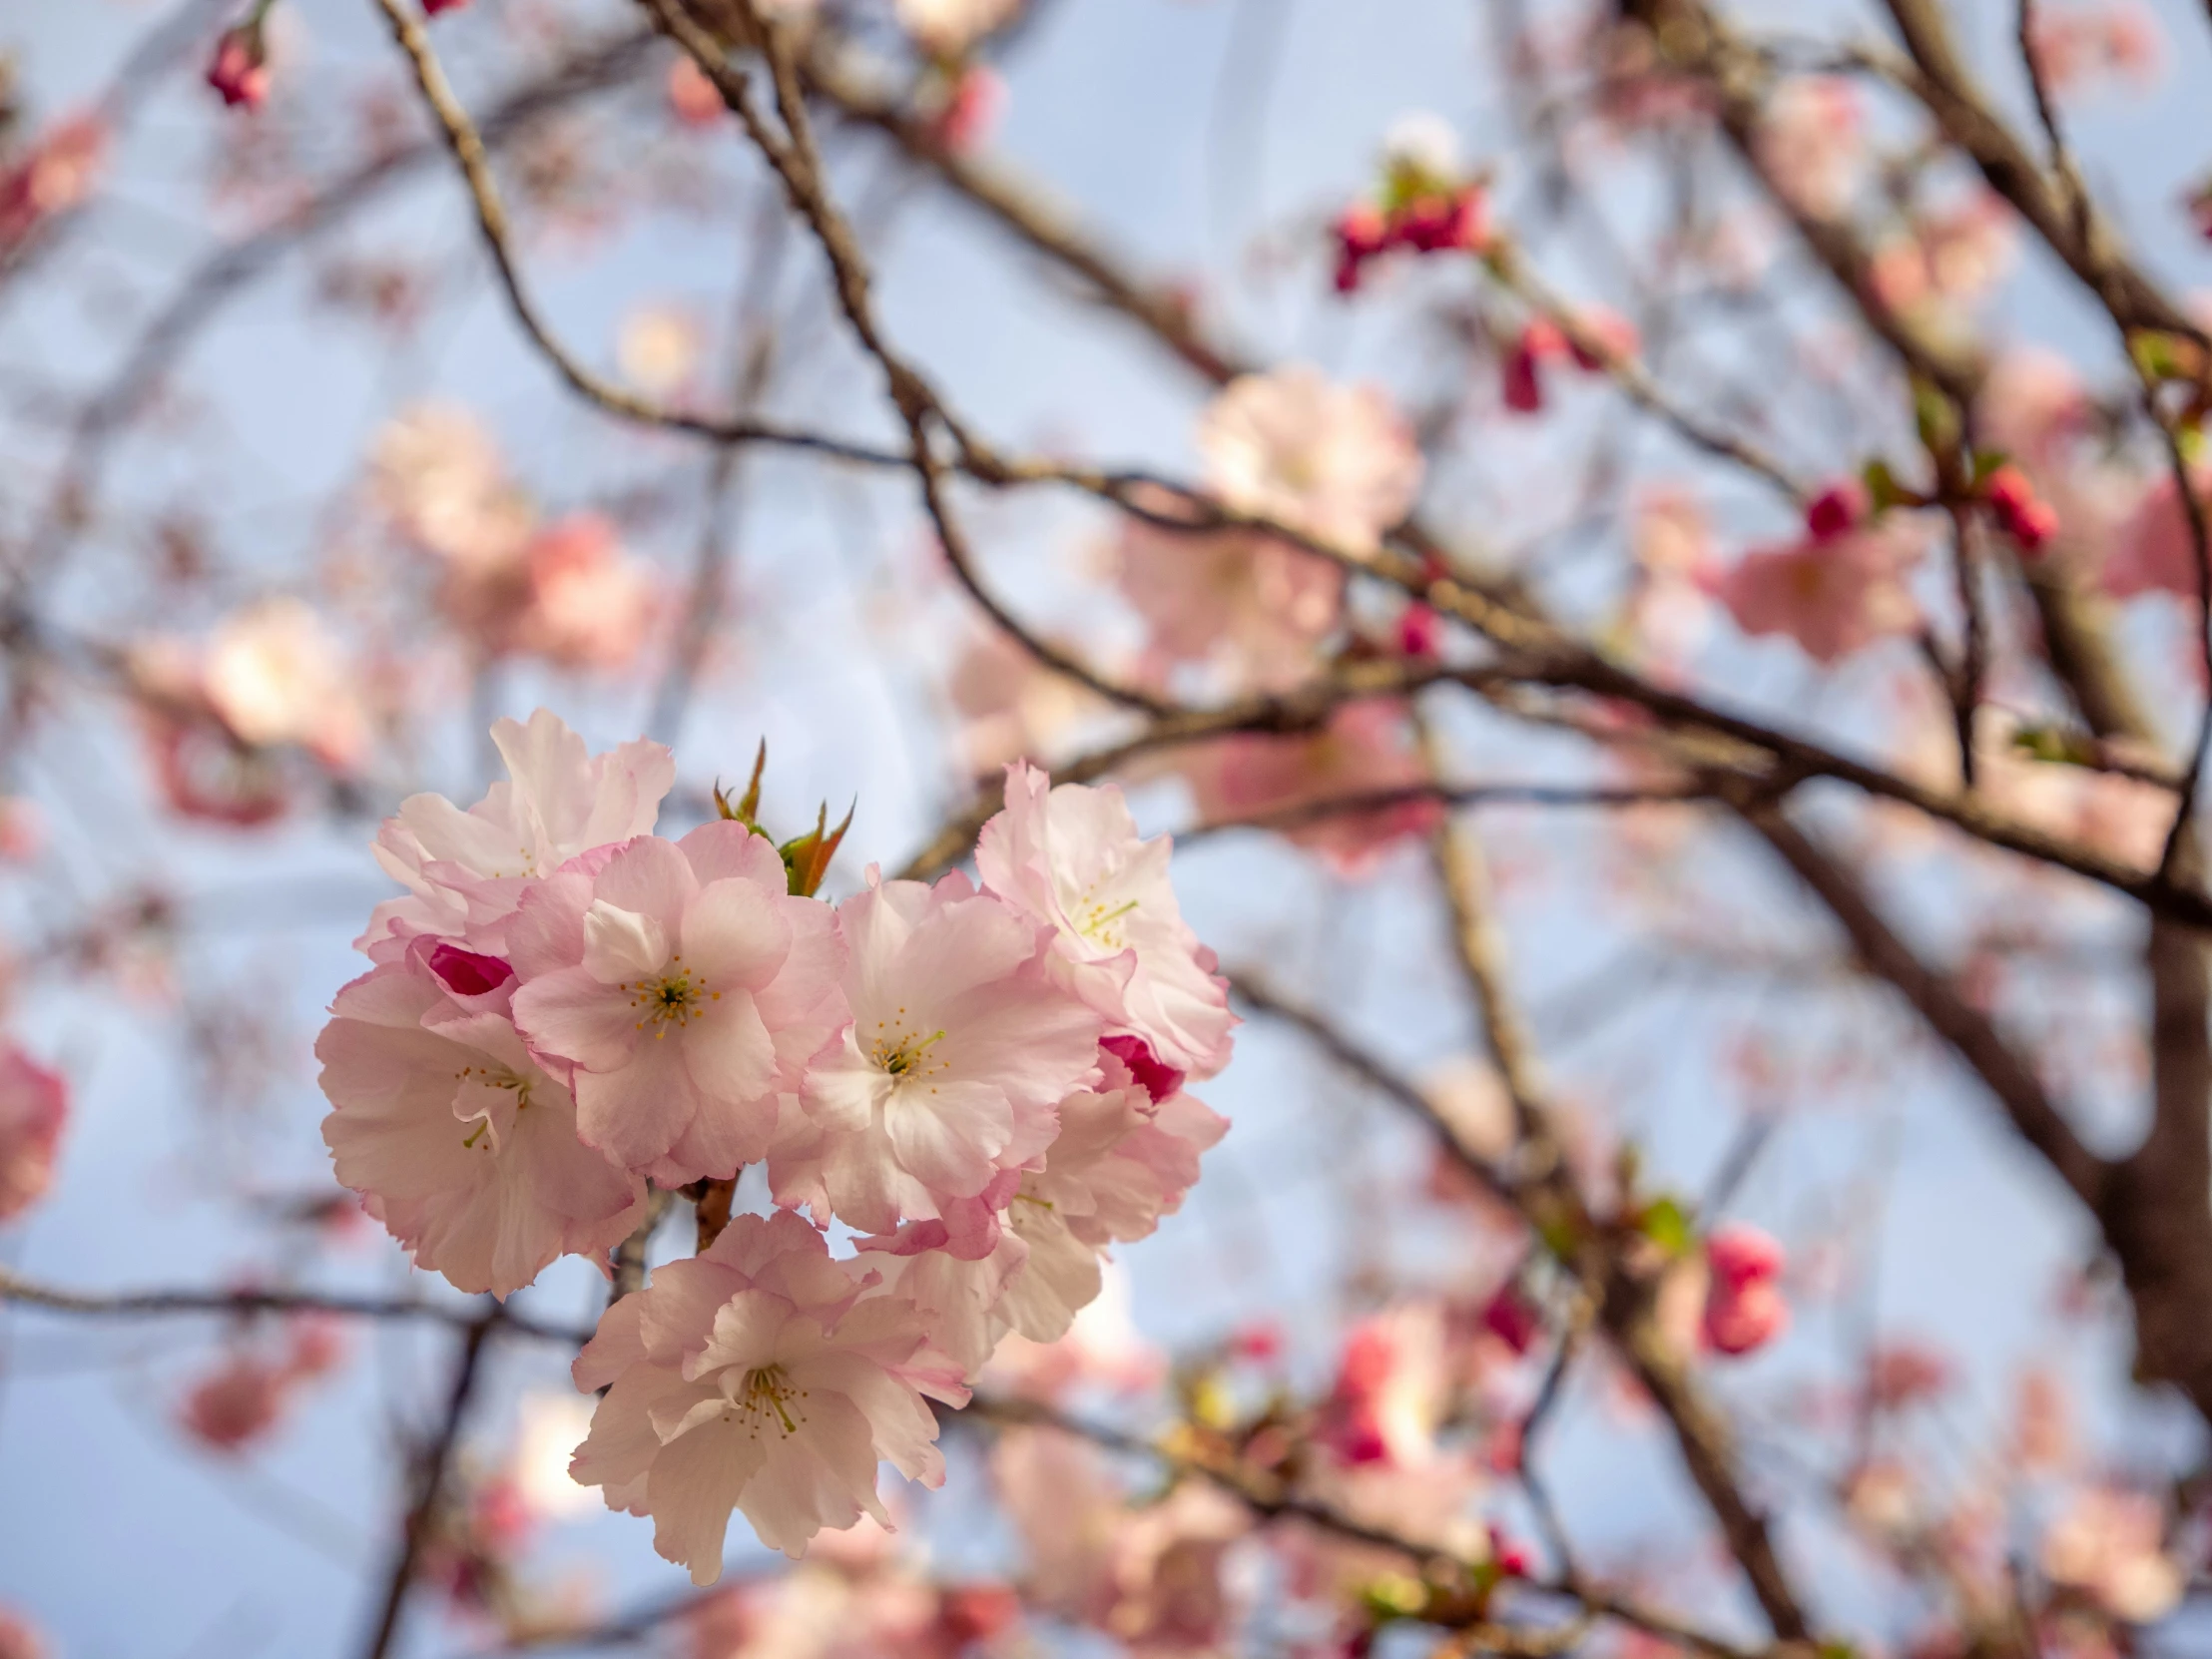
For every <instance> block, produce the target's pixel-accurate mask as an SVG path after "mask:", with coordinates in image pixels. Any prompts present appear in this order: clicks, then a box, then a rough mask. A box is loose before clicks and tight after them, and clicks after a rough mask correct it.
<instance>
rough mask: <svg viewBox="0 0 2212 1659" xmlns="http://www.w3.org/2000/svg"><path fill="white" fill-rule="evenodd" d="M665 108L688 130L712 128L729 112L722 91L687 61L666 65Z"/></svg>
mask: <svg viewBox="0 0 2212 1659" xmlns="http://www.w3.org/2000/svg"><path fill="white" fill-rule="evenodd" d="M668 107H669V108H670V109H671V110H672V111H674V112H675V115H676V119H677V120H678V121H681V122H682V123H683V124H684V125H685V126H687V127H712V126H713V125H714V124H715V123H716V122H718V121H720V120H722V118H723V117H724V116H725V115H727V114H728V113H729V109H728V106H727V105H725V104H724V103H723V101H722V92H721V89H720V88H718V87H717V86H716V85H715V84H714V82H713V81H711V80H710V79H708V77H707V72H706V71H705V70H703V69H701V68H700V67H699V65H697V64H696V63H694V62H692V60H691V59H690V58H678V59H677V60H676V61H675V62H674V63H672V64H670V65H669V66H668Z"/></svg>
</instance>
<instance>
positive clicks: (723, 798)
mask: <svg viewBox="0 0 2212 1659" xmlns="http://www.w3.org/2000/svg"><path fill="white" fill-rule="evenodd" d="M767 770H768V739H766V738H763V739H762V740H761V747H760V748H759V749H758V750H756V751H754V754H753V781H752V782H751V783H749V784H747V785H746V787H745V794H744V795H742V796H740V797H739V798H738V800H737V802H736V804H735V805H733V804H732V802H731V800H730V798H729V797H728V796H727V795H725V794H723V793H722V786H721V785H720V784H719V783H718V784H716V785H715V811H716V812H718V813H720V814H721V815H722V816H723V817H724V818H726V819H729V820H731V821H732V822H734V823H737V824H742V825H744V826H745V827H746V828H747V829H748V830H758V829H760V828H761V774H762V773H764V772H765V771H767Z"/></svg>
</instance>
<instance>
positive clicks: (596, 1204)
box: [315, 941, 645, 1297]
mask: <svg viewBox="0 0 2212 1659" xmlns="http://www.w3.org/2000/svg"><path fill="white" fill-rule="evenodd" d="M513 980H514V974H513V971H512V970H511V969H510V968H509V967H508V966H507V964H506V963H505V962H503V961H500V960H498V959H497V958H495V957H486V956H480V955H476V954H474V953H472V952H469V951H466V950H461V949H459V948H457V947H455V946H453V945H450V944H445V943H436V944H431V943H430V942H429V941H423V943H422V944H420V945H418V946H417V948H416V949H415V950H414V951H412V952H410V953H409V955H408V956H407V957H406V958H405V959H403V960H401V961H398V962H390V963H386V964H385V965H383V966H381V967H378V968H374V969H372V970H371V971H370V972H368V973H366V974H364V975H363V976H362V977H360V978H359V979H356V980H354V981H353V982H352V983H351V984H349V985H347V986H346V987H345V988H344V989H343V990H341V991H339V992H338V995H337V1000H336V1002H335V1003H334V1004H333V1005H332V1007H331V1010H330V1013H331V1018H330V1023H329V1024H328V1025H326V1026H324V1027H323V1028H322V1035H321V1036H320V1037H319V1038H317V1039H316V1041H315V1054H316V1057H317V1058H319V1059H320V1060H321V1061H322V1091H323V1093H324V1094H326V1095H327V1096H328V1097H329V1099H330V1105H331V1108H332V1110H331V1112H330V1115H329V1116H328V1117H327V1118H325V1119H323V1123H322V1138H323V1140H324V1141H325V1142H326V1143H327V1144H328V1146H329V1148H330V1154H331V1157H332V1159H333V1160H334V1161H335V1163H336V1167H337V1178H338V1180H339V1181H340V1182H341V1183H342V1184H343V1185H345V1186H347V1187H350V1188H352V1189H353V1190H354V1191H356V1192H358V1193H361V1194H362V1195H363V1196H364V1198H365V1200H366V1206H367V1208H368V1210H369V1213H370V1214H372V1215H374V1216H375V1217H377V1219H379V1220H380V1221H382V1222H383V1224H384V1225H385V1226H386V1227H387V1228H389V1229H390V1230H391V1234H392V1237H393V1238H395V1239H397V1240H398V1241H399V1242H400V1243H401V1244H403V1245H405V1246H406V1247H407V1249H408V1250H409V1252H410V1253H411V1254H412V1255H413V1257H414V1260H415V1265H416V1266H418V1267H423V1268H429V1269H433V1270H435V1271H436V1272H439V1273H442V1274H444V1275H445V1277H446V1278H447V1279H449V1280H451V1281H452V1282H453V1284H454V1285H456V1286H457V1287H459V1288H460V1289H461V1290H464V1291H490V1292H491V1293H492V1294H493V1295H495V1296H502V1297H503V1296H508V1295H511V1294H512V1293H513V1292H515V1291H518V1290H520V1289H521V1288H522V1287H523V1286H525V1285H527V1284H529V1283H530V1282H531V1281H532V1280H533V1279H535V1278H536V1277H537V1276H538V1274H539V1273H540V1272H542V1271H543V1270H544V1268H545V1266H546V1264H548V1263H549V1262H551V1261H552V1260H553V1259H554V1258H555V1257H556V1256H561V1255H581V1256H588V1257H593V1258H599V1257H603V1256H604V1255H605V1254H606V1252H607V1251H609V1250H611V1249H613V1248H614V1246H615V1245H616V1244H618V1243H619V1242H620V1241H621V1240H622V1239H624V1238H625V1237H627V1236H628V1235H629V1232H630V1230H631V1228H632V1226H633V1225H634V1224H635V1221H636V1214H635V1212H636V1208H637V1206H638V1204H639V1203H640V1202H641V1201H642V1200H643V1199H644V1197H645V1185H644V1183H643V1182H641V1181H639V1180H638V1179H637V1178H636V1177H635V1176H631V1175H628V1174H626V1173H624V1172H623V1171H621V1170H619V1169H616V1168H615V1167H614V1166H613V1165H612V1164H610V1163H608V1162H607V1160H606V1159H605V1158H603V1157H601V1156H600V1155H599V1154H598V1153H597V1152H594V1151H593V1150H592V1149H591V1148H590V1147H588V1146H586V1145H584V1144H583V1142H582V1141H581V1140H579V1139H578V1138H577V1133H576V1103H575V1101H574V1100H573V1099H572V1098H571V1097H570V1094H569V1091H568V1089H567V1087H566V1086H564V1085H563V1084H562V1083H561V1082H560V1081H559V1080H557V1079H555V1078H554V1077H552V1076H551V1075H549V1074H548V1073H547V1072H546V1070H545V1069H544V1068H543V1067H542V1066H540V1065H539V1064H538V1063H537V1062H536V1061H535V1060H533V1059H532V1058H531V1057H530V1055H529V1054H528V1052H527V1051H526V1050H525V1049H524V1048H523V1044H522V1039H521V1037H520V1036H519V1035H518V1034H517V1033H516V1031H515V1028H514V1025H513V1024H512V1022H511V1021H510V1020H509V1019H508V1017H507V1012H506V1008H505V1003H506V1001H507V999H508V998H509V997H510V996H511V995H512V993H513Z"/></svg>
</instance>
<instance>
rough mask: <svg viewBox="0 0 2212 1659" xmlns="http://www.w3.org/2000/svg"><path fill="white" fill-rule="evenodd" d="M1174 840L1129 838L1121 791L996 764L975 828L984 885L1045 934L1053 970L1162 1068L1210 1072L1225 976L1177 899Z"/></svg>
mask: <svg viewBox="0 0 2212 1659" xmlns="http://www.w3.org/2000/svg"><path fill="white" fill-rule="evenodd" d="M1173 851H1174V841H1173V838H1172V837H1170V836H1167V835H1158V836H1155V837H1153V838H1152V839H1151V840H1143V839H1140V838H1139V837H1138V834H1137V824H1136V820H1135V819H1133V818H1131V817H1130V814H1129V807H1128V804H1127V803H1126V802H1125V801H1124V800H1123V799H1122V793H1121V791H1120V790H1119V789H1118V788H1115V787H1113V786H1111V785H1109V786H1107V787H1105V788H1101V789H1089V788H1085V787H1083V786H1081V785H1075V784H1062V785H1061V786H1060V787H1059V788H1057V789H1054V788H1052V787H1051V780H1050V779H1049V778H1048V777H1047V776H1046V775H1045V774H1044V773H1042V772H1040V771H1038V770H1037V769H1036V768H1034V767H1028V766H1021V765H1015V766H1010V767H1008V768H1007V769H1006V808H1005V811H1003V812H1001V813H999V814H998V815H997V816H995V817H994V818H992V819H991V821H990V822H989V823H988V824H986V825H984V826H983V830H982V833H981V834H980V835H979V836H978V837H977V839H976V843H975V867H976V871H977V873H979V874H980V875H981V876H982V878H983V889H984V891H986V892H989V893H992V894H995V895H996V896H998V897H1000V898H1003V899H1005V900H1006V901H1007V902H1008V903H1010V904H1012V905H1014V906H1015V907H1016V908H1018V909H1019V910H1020V911H1021V912H1022V914H1023V915H1025V916H1027V917H1028V918H1029V919H1030V920H1032V921H1035V922H1038V923H1040V924H1042V925H1044V926H1047V927H1050V928H1051V929H1052V971H1053V972H1054V973H1055V975H1056V976H1057V977H1059V978H1060V979H1061V980H1062V982H1064V983H1065V984H1067V985H1068V986H1069V988H1070V989H1071V990H1073V991H1074V992H1075V994H1076V995H1077V996H1079V997H1081V998H1082V999H1083V1000H1084V1001H1085V1002H1086V1003H1088V1004H1089V1005H1090V1006H1091V1007H1092V1008H1094V1009H1096V1010H1097V1011H1098V1013H1099V1014H1100V1015H1102V1016H1103V1017H1104V1018H1105V1020H1106V1024H1107V1029H1108V1030H1109V1031H1113V1032H1126V1033H1128V1034H1130V1035H1132V1036H1135V1037H1138V1038H1141V1039H1142V1040H1143V1041H1144V1042H1145V1043H1146V1044H1147V1045H1148V1046H1149V1047H1150V1049H1151V1051H1152V1054H1153V1055H1154V1056H1155V1057H1156V1058H1157V1059H1158V1060H1159V1061H1160V1062H1161V1063H1163V1064H1165V1065H1167V1066H1169V1067H1171V1068H1173V1069H1174V1070H1177V1071H1181V1072H1185V1073H1188V1074H1189V1075H1191V1076H1194V1077H1201V1078H1204V1077H1211V1076H1213V1075H1214V1074H1215V1073H1216V1072H1218V1071H1220V1070H1221V1068H1222V1067H1223V1066H1225V1065H1227V1064H1228V1063H1229V1049H1230V1036H1229V1033H1230V1031H1231V1030H1232V1029H1233V1028H1234V1027H1235V1025H1236V1024H1237V1019H1236V1016H1235V1015H1234V1014H1232V1013H1230V1011H1229V990H1228V984H1227V981H1225V980H1223V979H1221V978H1220V977H1219V976H1217V975H1216V974H1215V972H1214V966H1215V963H1214V956H1213V952H1211V951H1210V950H1208V949H1207V948H1206V947H1205V946H1204V945H1202V944H1200V943H1199V941H1198V935H1197V934H1196V933H1194V932H1192V931H1191V929H1190V926H1189V925H1188V924H1187V923H1186V922H1185V921H1184V920H1183V911H1182V907H1181V905H1179V904H1178V903H1177V902H1176V897H1175V887H1174V883H1173V882H1172V881H1171V879H1170V878H1169V874H1168V863H1169V859H1170V856H1171V855H1172V853H1173Z"/></svg>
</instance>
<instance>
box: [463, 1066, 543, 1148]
mask: <svg viewBox="0 0 2212 1659" xmlns="http://www.w3.org/2000/svg"><path fill="white" fill-rule="evenodd" d="M454 1076H456V1077H458V1078H459V1079H460V1080H461V1081H462V1082H464V1083H468V1082H476V1083H481V1084H482V1085H484V1087H486V1088H487V1089H512V1090H514V1093H515V1110H516V1111H518V1112H523V1111H528V1110H529V1107H530V1079H529V1078H527V1077H524V1076H521V1075H519V1074H518V1073H516V1072H512V1071H509V1070H508V1069H507V1068H506V1067H505V1066H502V1065H497V1064H493V1065H487V1066H463V1067H461V1069H460V1070H459V1071H457V1072H455V1073H454ZM490 1128H491V1119H490V1117H488V1116H486V1117H480V1118H478V1119H477V1120H476V1127H475V1128H474V1129H471V1130H470V1131H469V1132H468V1134H467V1135H466V1136H464V1137H463V1138H462V1141H461V1145H462V1146H464V1147H467V1148H469V1149H470V1150H471V1151H473V1150H475V1147H476V1143H477V1142H478V1141H480V1140H482V1139H483V1138H484V1134H485V1131H487V1130H488V1129H490Z"/></svg>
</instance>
